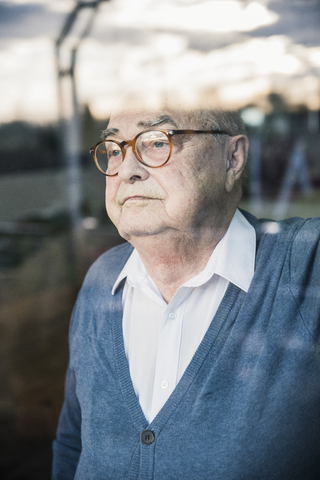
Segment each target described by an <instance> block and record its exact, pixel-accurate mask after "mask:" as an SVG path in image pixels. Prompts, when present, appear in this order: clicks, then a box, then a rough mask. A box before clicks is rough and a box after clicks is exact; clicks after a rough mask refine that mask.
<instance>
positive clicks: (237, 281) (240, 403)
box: [53, 105, 320, 480]
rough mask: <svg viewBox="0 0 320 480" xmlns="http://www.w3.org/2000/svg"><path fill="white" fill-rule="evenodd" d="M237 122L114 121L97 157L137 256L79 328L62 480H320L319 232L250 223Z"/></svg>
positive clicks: (114, 268)
mask: <svg viewBox="0 0 320 480" xmlns="http://www.w3.org/2000/svg"><path fill="white" fill-rule="evenodd" d="M247 151H248V140H247V137H246V136H245V134H244V129H243V124H242V122H241V119H240V116H239V115H238V114H237V113H234V112H221V111H206V110H202V111H192V112H187V111H183V110H182V109H177V108H174V107H172V106H170V105H164V106H163V107H162V108H161V109H157V110H156V111H152V110H149V109H143V108H141V109H137V110H134V111H132V110H127V111H126V110H122V111H118V112H117V113H116V114H114V115H113V116H112V118H111V120H110V123H109V126H108V129H107V130H106V131H105V132H104V140H103V141H102V142H100V143H99V144H97V145H96V146H95V147H94V148H93V149H92V153H93V155H94V159H95V161H96V164H97V166H98V168H99V169H100V170H101V171H102V172H103V173H104V174H105V175H106V206H107V211H108V214H109V216H110V218H111V220H112V221H113V222H114V224H115V225H116V227H117V229H118V231H119V233H120V235H121V236H122V237H123V238H125V239H126V240H127V241H128V242H129V243H126V244H124V245H121V246H119V247H116V248H115V249H112V250H110V251H109V252H107V253H105V254H104V255H102V257H100V258H99V259H98V261H97V262H96V263H95V264H94V265H93V267H92V268H91V269H90V271H89V273H88V275H87V277H86V280H85V282H84V284H83V287H82V289H81V292H80V294H79V297H78V300H77V303H76V306H75V309H74V312H73V316H72V321H71V327H70V362H69V368H68V373H67V379H66V392H65V402H64V406H63V409H62V413H61V417H60V422H59V427H58V432H57V439H56V441H55V443H54V465H53V479H54V480H58V479H73V478H75V479H83V480H94V479H96V480H98V479H99V480H102V479H110V480H111V479H112V480H116V479H119V480H120V479H130V480H131V479H132V480H133V479H145V480H147V479H148V480H149V479H150V480H151V479H155V480H170V479H175V480H176V479H186V480H188V479H215V480H239V479H243V480H257V479H260V480H283V479H288V480H289V479H290V480H291V479H299V480H306V479H308V480H311V479H314V480H316V479H319V478H320V345H319V337H320V291H319V283H320V282H319V273H320V272H319V264H320V248H319V236H320V222H319V219H311V220H304V219H298V218H295V219H290V220H286V221H283V222H271V221H258V220H257V219H256V218H254V217H253V216H252V215H250V214H248V213H246V212H240V211H239V210H238V209H237V206H238V204H239V201H240V198H241V174H242V172H243V169H244V166H245V163H246V158H247Z"/></svg>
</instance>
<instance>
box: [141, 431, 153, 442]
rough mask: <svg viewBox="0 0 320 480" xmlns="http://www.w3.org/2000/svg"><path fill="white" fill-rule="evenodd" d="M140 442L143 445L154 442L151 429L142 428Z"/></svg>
mask: <svg viewBox="0 0 320 480" xmlns="http://www.w3.org/2000/svg"><path fill="white" fill-rule="evenodd" d="M140 438H141V442H142V443H144V444H145V445H151V443H153V442H154V438H155V437H154V433H153V432H152V431H151V430H144V431H143V432H142V433H141V435H140Z"/></svg>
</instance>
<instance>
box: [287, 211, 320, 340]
mask: <svg viewBox="0 0 320 480" xmlns="http://www.w3.org/2000/svg"><path fill="white" fill-rule="evenodd" d="M290 283H291V292H292V294H293V296H294V297H295V301H296V305H297V308H298V310H299V312H300V315H301V318H302V321H303V323H304V325H305V327H306V328H307V329H308V331H309V333H310V334H311V335H312V336H313V337H314V339H315V340H316V341H317V342H319V343H320V218H312V219H308V220H306V221H305V222H304V224H303V225H302V227H301V228H300V229H299V230H298V232H297V234H296V236H295V238H294V240H293V244H292V249H291V256H290Z"/></svg>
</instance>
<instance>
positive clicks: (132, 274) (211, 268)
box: [112, 210, 256, 295]
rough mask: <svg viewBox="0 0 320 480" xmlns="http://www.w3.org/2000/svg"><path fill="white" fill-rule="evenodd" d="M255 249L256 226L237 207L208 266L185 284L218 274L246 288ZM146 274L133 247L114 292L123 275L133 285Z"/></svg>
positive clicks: (251, 270)
mask: <svg viewBox="0 0 320 480" xmlns="http://www.w3.org/2000/svg"><path fill="white" fill-rule="evenodd" d="M255 252H256V232H255V229H254V228H253V226H252V225H251V224H250V223H249V222H248V220H247V219H246V218H245V217H244V216H243V215H242V213H241V212H240V211H239V210H237V211H236V213H235V214H234V216H233V218H232V220H231V222H230V225H229V228H228V230H227V232H226V234H225V235H224V237H223V238H222V239H221V240H220V242H219V243H218V245H217V246H216V248H215V249H214V251H213V253H212V254H211V256H210V258H209V261H208V263H207V265H206V267H205V269H204V270H203V271H202V272H200V273H199V274H198V275H196V276H195V277H193V278H191V279H190V280H188V281H187V282H186V283H185V284H184V286H185V287H197V286H200V285H203V284H204V283H205V282H206V281H208V280H209V279H210V278H211V277H212V276H213V275H214V274H217V275H220V276H221V277H224V278H225V279H226V280H228V281H229V282H231V283H233V284H234V285H236V286H238V287H239V288H241V289H242V290H244V291H245V292H247V291H248V289H249V286H250V283H251V280H252V277H253V274H254V263H255ZM146 277H148V273H147V271H146V269H145V267H144V265H143V263H142V260H141V258H140V256H139V254H138V252H137V251H136V249H134V250H133V252H132V254H131V255H130V257H129V259H128V260H127V262H126V264H125V266H124V267H123V269H122V270H121V272H120V274H119V276H118V278H117V280H116V281H115V283H114V285H113V289H112V294H113V295H114V293H115V291H116V289H117V287H118V286H119V284H120V282H121V281H122V280H123V279H124V278H127V281H128V283H129V284H130V285H131V286H132V287H135V288H139V287H140V286H141V284H142V283H143V282H144V280H145V279H146ZM152 283H153V282H152ZM155 288H156V287H155Z"/></svg>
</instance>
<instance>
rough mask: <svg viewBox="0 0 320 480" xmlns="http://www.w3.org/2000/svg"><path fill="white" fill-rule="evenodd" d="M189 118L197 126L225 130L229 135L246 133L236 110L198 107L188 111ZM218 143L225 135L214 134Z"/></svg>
mask: <svg viewBox="0 0 320 480" xmlns="http://www.w3.org/2000/svg"><path fill="white" fill-rule="evenodd" d="M189 118H190V120H191V121H192V122H193V123H194V124H196V125H199V128H200V127H201V128H205V129H210V130H225V131H227V132H228V133H229V134H230V135H232V136H234V135H246V129H245V125H244V122H243V120H242V118H241V115H240V113H239V112H238V111H237V110H216V109H199V110H194V111H192V112H190V117H189ZM214 138H215V139H216V140H217V142H218V143H221V142H223V141H224V140H225V135H215V137H214Z"/></svg>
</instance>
